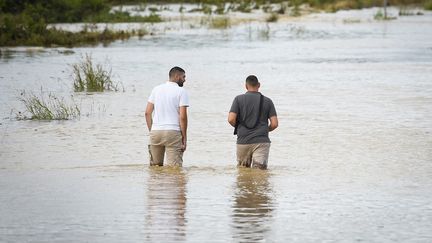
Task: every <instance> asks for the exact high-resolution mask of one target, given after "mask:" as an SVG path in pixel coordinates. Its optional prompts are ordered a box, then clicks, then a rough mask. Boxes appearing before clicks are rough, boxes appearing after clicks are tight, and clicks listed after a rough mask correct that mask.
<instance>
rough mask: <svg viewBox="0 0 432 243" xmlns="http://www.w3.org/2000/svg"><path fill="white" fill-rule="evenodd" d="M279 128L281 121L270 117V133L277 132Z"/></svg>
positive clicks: (275, 117)
mask: <svg viewBox="0 0 432 243" xmlns="http://www.w3.org/2000/svg"><path fill="white" fill-rule="evenodd" d="M278 126H279V121H278V118H277V116H272V117H270V125H269V132H271V131H273V130H275V129H276V128H277V127H278Z"/></svg>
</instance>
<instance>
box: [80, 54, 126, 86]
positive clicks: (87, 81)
mask: <svg viewBox="0 0 432 243" xmlns="http://www.w3.org/2000/svg"><path fill="white" fill-rule="evenodd" d="M72 69H73V80H74V90H75V92H83V91H86V92H103V91H118V90H119V89H118V83H116V84H115V83H114V81H113V80H112V74H111V70H109V71H107V70H105V69H104V68H103V67H102V65H101V64H96V65H95V64H94V63H93V60H92V57H91V56H90V55H88V54H86V56H85V58H83V60H82V61H81V62H80V63H76V64H74V65H72Z"/></svg>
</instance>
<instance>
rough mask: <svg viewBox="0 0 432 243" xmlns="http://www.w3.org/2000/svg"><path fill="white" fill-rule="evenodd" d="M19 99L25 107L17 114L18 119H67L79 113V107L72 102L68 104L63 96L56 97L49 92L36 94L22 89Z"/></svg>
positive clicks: (76, 116) (77, 115)
mask: <svg viewBox="0 0 432 243" xmlns="http://www.w3.org/2000/svg"><path fill="white" fill-rule="evenodd" d="M19 100H20V101H21V102H22V103H23V104H24V107H25V109H26V110H25V112H24V113H21V112H19V113H18V114H17V119H19V120H48V121H49V120H69V119H74V118H78V117H79V116H80V115H81V112H80V109H79V108H78V106H77V105H76V104H75V103H74V102H73V104H68V103H67V102H65V100H64V99H63V98H58V97H57V96H55V95H53V94H51V93H49V94H48V95H44V94H43V93H41V95H40V96H37V95H35V94H33V93H29V94H27V93H26V92H25V91H23V92H22V93H21V96H20V97H19ZM27 114H30V116H27Z"/></svg>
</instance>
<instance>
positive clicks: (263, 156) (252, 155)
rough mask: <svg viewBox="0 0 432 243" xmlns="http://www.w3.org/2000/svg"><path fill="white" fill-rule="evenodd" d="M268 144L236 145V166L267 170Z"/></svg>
mask: <svg viewBox="0 0 432 243" xmlns="http://www.w3.org/2000/svg"><path fill="white" fill-rule="evenodd" d="M269 151H270V143H254V144H237V166H244V167H253V168H259V169H267V162H268V157H269Z"/></svg>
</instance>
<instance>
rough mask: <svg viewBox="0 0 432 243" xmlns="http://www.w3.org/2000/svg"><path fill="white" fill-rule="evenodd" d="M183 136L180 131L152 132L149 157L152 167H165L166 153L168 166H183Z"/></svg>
mask: <svg viewBox="0 0 432 243" xmlns="http://www.w3.org/2000/svg"><path fill="white" fill-rule="evenodd" d="M181 146H182V136H181V132H180V131H174V130H155V131H150V143H149V146H148V147H149V155H150V165H159V166H163V163H164V155H165V153H166V157H167V158H166V164H167V165H169V166H179V167H181V166H182V164H183V151H182V150H181Z"/></svg>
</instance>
